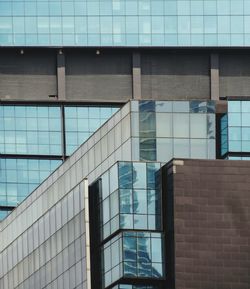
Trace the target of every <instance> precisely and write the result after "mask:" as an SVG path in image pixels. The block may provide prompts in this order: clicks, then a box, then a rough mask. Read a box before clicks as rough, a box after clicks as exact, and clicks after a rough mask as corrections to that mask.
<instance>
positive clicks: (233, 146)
mask: <svg viewBox="0 0 250 289" xmlns="http://www.w3.org/2000/svg"><path fill="white" fill-rule="evenodd" d="M239 154H240V155H239ZM221 155H222V156H224V157H227V156H229V157H230V159H242V158H243V159H247V157H248V156H249V155H250V101H247V100H244V101H243V100H242V101H236V100H231V101H230V100H229V101H228V113H227V114H226V115H224V116H223V117H222V118H221Z"/></svg>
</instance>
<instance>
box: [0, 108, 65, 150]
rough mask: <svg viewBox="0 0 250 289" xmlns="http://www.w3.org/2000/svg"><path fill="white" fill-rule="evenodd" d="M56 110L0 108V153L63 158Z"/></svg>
mask: <svg viewBox="0 0 250 289" xmlns="http://www.w3.org/2000/svg"><path fill="white" fill-rule="evenodd" d="M61 130H62V128H61V113H60V107H59V106H57V107H56V106H15V105H11V106H10V105H6V106H0V153H1V154H29V155H30V154H31V155H62V143H61Z"/></svg>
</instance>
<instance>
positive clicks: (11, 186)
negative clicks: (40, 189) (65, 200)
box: [0, 158, 62, 207]
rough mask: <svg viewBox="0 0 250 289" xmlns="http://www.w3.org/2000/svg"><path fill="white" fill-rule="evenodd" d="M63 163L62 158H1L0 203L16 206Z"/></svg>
mask: <svg viewBox="0 0 250 289" xmlns="http://www.w3.org/2000/svg"><path fill="white" fill-rule="evenodd" d="M61 163H62V161H61V160H43V159H40V160H39V159H21V158H20V159H14V158H0V205H1V206H7V207H8V206H10V207H12V206H13V207H15V206H16V205H17V204H18V203H20V202H21V201H22V200H23V199H24V198H25V197H27V195H29V193H31V192H32V191H33V190H34V189H35V188H36V187H37V186H38V185H39V184H41V183H42V182H43V180H45V179H46V178H47V177H48V176H49V175H50V174H51V172H53V171H54V170H55V169H56V168H57V167H58V166H59V165H60V164H61Z"/></svg>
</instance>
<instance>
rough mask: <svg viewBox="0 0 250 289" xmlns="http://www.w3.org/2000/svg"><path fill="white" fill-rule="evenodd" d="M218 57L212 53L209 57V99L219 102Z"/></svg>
mask: <svg viewBox="0 0 250 289" xmlns="http://www.w3.org/2000/svg"><path fill="white" fill-rule="evenodd" d="M219 77H220V76H219V55H218V54H216V53H212V54H211V55H210V91H211V99H212V100H219V96H220V83H219Z"/></svg>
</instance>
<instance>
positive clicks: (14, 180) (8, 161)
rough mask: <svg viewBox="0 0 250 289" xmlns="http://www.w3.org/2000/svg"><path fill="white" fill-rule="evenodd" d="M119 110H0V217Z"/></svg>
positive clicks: (5, 107)
mask: <svg viewBox="0 0 250 289" xmlns="http://www.w3.org/2000/svg"><path fill="white" fill-rule="evenodd" d="M117 109H118V107H114V106H112V107H108V106H82V105H78V106H69V105H66V106H62V105H60V106H59V105H57V106H48V105H47V106H44V105H1V106H0V218H1V219H2V218H3V217H4V216H6V214H8V213H9V212H10V211H11V210H12V209H13V208H14V207H16V205H17V204H19V203H20V202H21V201H22V200H23V199H24V198H25V197H27V196H28V195H29V194H30V193H31V192H32V191H33V190H34V189H35V188H36V187H37V186H38V185H39V184H41V183H42V182H43V181H44V180H45V179H46V178H47V177H48V176H49V175H50V174H51V173H52V172H53V171H54V170H55V169H56V168H57V167H58V166H59V165H60V164H61V163H62V161H63V160H65V159H66V158H67V157H68V156H69V155H71V154H72V153H73V151H74V150H76V149H77V148H78V147H79V145H80V144H81V143H83V142H84V141H86V140H87V139H88V138H89V136H91V134H92V133H93V132H94V131H95V130H96V129H97V128H99V127H100V126H101V124H103V123H104V122H105V121H106V120H107V119H109V118H110V117H111V116H112V114H113V113H114V112H115V111H117Z"/></svg>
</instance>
